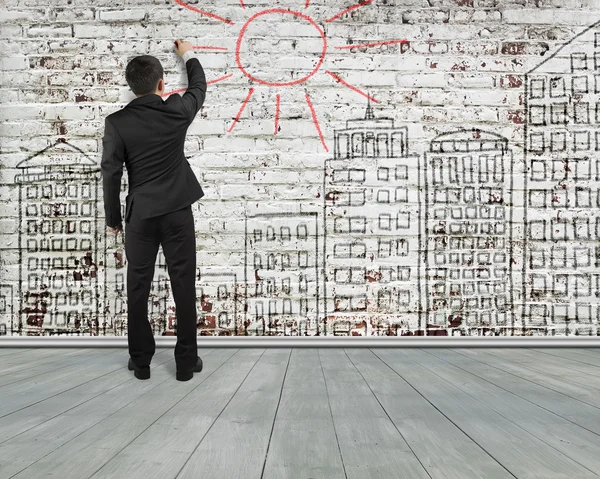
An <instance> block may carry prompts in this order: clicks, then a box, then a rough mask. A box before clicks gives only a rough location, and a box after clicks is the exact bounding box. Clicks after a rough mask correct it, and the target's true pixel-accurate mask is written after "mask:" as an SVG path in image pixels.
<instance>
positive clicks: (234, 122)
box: [227, 88, 254, 133]
mask: <svg viewBox="0 0 600 479" xmlns="http://www.w3.org/2000/svg"><path fill="white" fill-rule="evenodd" d="M253 94H254V88H250V91H249V92H248V96H247V97H246V99H245V100H244V103H243V104H242V107H241V108H240V111H239V112H238V114H237V116H236V117H235V120H234V121H233V124H232V125H231V127H230V128H229V130H227V133H231V132H232V131H233V128H234V127H235V125H236V123H237V122H238V121H239V120H240V117H241V116H242V113H243V112H244V109H245V108H246V105H247V104H248V102H249V101H250V98H251V97H252V95H253Z"/></svg>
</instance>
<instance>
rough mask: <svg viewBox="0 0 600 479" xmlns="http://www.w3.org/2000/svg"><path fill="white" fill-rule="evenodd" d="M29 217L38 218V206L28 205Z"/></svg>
mask: <svg viewBox="0 0 600 479" xmlns="http://www.w3.org/2000/svg"><path fill="white" fill-rule="evenodd" d="M26 211H27V216H37V206H36V205H27V210H26Z"/></svg>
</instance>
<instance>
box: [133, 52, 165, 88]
mask: <svg viewBox="0 0 600 479" xmlns="http://www.w3.org/2000/svg"><path fill="white" fill-rule="evenodd" d="M163 73H164V72H163V67H162V65H161V64H160V61H159V60H158V58H155V57H153V56H151V55H141V56H139V57H135V58H133V59H132V60H131V61H130V62H129V63H128V64H127V68H126V69H125V78H126V80H127V84H128V85H129V88H131V91H132V92H133V93H135V94H136V95H147V94H149V93H153V92H154V91H155V90H156V87H157V86H158V82H159V81H160V80H161V78H163Z"/></svg>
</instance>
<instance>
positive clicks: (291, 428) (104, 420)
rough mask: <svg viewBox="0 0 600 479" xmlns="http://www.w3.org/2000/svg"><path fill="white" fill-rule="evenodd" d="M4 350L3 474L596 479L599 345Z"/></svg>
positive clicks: (0, 359)
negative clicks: (137, 359) (134, 368)
mask: <svg viewBox="0 0 600 479" xmlns="http://www.w3.org/2000/svg"><path fill="white" fill-rule="evenodd" d="M3 353H6V350H0V478H2V479H4V478H6V479H9V478H13V477H15V478H19V479H29V478H38V477H48V476H52V477H60V478H61V479H71V478H73V479H87V478H90V477H94V478H95V479H104V478H119V479H121V478H123V477H127V478H128V479H135V478H143V479H153V478H154V477H157V478H158V477H160V479H169V478H178V479H179V478H186V479H187V478H196V477H207V478H213V477H214V478H215V479H221V478H223V479H228V478H238V477H239V478H244V479H246V478H247V479H254V478H256V479H259V478H260V479H309V478H314V479H317V478H318V479H321V478H323V479H348V478H350V479H369V478H377V479H395V478H409V479H420V478H432V479H479V478H486V479H510V478H519V479H593V478H594V479H598V478H599V477H600V394H599V393H600V354H599V353H600V348H598V349H594V348H587V349H571V348H539V349H532V348H502V349H497V348H490V349H482V348H458V349H448V348H445V349H444V348H442V349H439V348H432V349H428V348H424V349H404V348H385V349H380V348H374V349H363V348H351V349H340V348H332V349H316V348H297V349H290V348H276V349H218V348H217V349H200V350H199V354H200V356H201V357H202V358H203V360H204V370H203V371H202V372H201V373H199V374H195V375H194V378H193V379H192V380H191V381H187V382H179V381H176V380H175V377H174V376H175V362H174V357H173V349H172V348H159V349H157V352H156V355H155V357H154V359H153V362H152V365H151V367H152V377H151V379H150V380H147V381H140V380H137V379H135V378H134V377H133V372H131V371H128V370H127V360H128V353H127V350H126V349H125V348H119V349H66V348H64V349H47V350H42V349H39V348H35V349H33V348H32V349H20V350H18V349H14V350H11V351H10V353H7V354H3Z"/></svg>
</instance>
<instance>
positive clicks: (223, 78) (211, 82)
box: [206, 73, 233, 85]
mask: <svg viewBox="0 0 600 479" xmlns="http://www.w3.org/2000/svg"><path fill="white" fill-rule="evenodd" d="M232 76H233V73H230V74H229V75H225V76H224V77H221V78H217V79H216V80H211V81H209V82H207V83H206V84H207V85H214V84H215V83H219V82H222V81H225V80H227V79H228V78H231V77H232Z"/></svg>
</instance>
